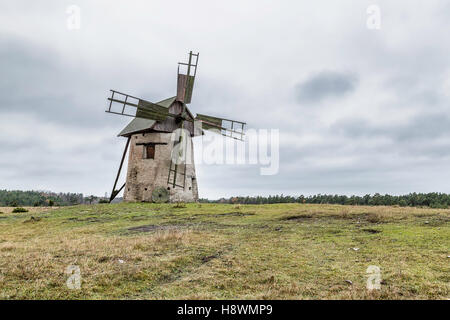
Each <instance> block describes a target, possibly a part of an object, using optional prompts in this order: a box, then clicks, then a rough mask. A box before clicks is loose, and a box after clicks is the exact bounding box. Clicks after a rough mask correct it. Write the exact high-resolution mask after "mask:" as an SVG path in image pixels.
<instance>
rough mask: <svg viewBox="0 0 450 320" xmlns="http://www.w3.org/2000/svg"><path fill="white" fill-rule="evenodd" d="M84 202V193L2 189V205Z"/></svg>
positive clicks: (62, 204)
mask: <svg viewBox="0 0 450 320" xmlns="http://www.w3.org/2000/svg"><path fill="white" fill-rule="evenodd" d="M83 202H84V198H83V194H82V193H70V192H67V193H62V192H60V193H54V192H48V191H20V190H9V191H8V190H0V206H4V207H17V206H35V207H38V206H53V205H55V206H71V205H76V204H81V203H83Z"/></svg>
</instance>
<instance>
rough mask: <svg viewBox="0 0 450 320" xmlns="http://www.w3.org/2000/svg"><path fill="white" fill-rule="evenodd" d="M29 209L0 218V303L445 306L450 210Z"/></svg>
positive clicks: (292, 207)
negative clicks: (74, 271) (377, 278)
mask: <svg viewBox="0 0 450 320" xmlns="http://www.w3.org/2000/svg"><path fill="white" fill-rule="evenodd" d="M30 209H31V210H30V212H28V213H20V214H14V213H5V214H2V215H0V299H80V298H82V299H98V298H105V299H117V298H118V299H127V298H129V299H174V298H178V299H183V298H186V299H199V298H202V299H217V298H224V299H228V298H242V299H267V298H271V299H446V298H449V282H450V277H449V274H450V268H449V262H450V259H449V258H447V257H448V255H450V249H449V248H450V227H449V221H450V210H436V209H421V208H400V207H350V206H332V205H303V204H302V205H299V204H282V205H264V206H251V205H239V207H237V206H234V205H212V204H203V205H198V204H187V205H185V207H184V208H183V207H181V208H179V207H175V206H174V205H156V204H118V205H108V204H101V205H95V206H77V207H70V208H59V209H56V210H42V209H41V208H37V209H41V210H39V211H33V209H36V208H30ZM2 211H6V210H4V209H3V208H2ZM24 222H27V223H24ZM352 248H358V250H354V249H352ZM69 265H77V266H79V268H80V271H81V277H82V284H81V289H80V290H70V289H68V288H67V286H66V280H67V279H68V277H69V275H68V274H66V268H67V267H68V266H69ZM369 265H377V266H379V267H380V268H381V270H382V279H383V283H382V288H381V290H379V291H368V290H367V289H366V281H367V274H366V269H367V267H368V266H369ZM346 280H351V282H352V284H349V283H348V282H346Z"/></svg>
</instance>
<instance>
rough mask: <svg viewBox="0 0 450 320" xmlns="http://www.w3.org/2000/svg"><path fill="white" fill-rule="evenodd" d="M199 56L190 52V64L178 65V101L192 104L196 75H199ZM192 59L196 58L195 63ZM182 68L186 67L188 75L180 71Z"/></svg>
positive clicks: (180, 63)
mask: <svg viewBox="0 0 450 320" xmlns="http://www.w3.org/2000/svg"><path fill="white" fill-rule="evenodd" d="M198 56H199V54H198V53H197V54H194V53H192V51H190V52H189V61H188V63H183V62H179V63H178V79H177V100H178V101H181V102H184V103H186V104H189V103H191V100H192V91H193V90H194V81H195V75H196V74H197V64H198ZM192 57H195V63H194V62H193V58H192ZM180 67H182V68H185V67H186V69H187V70H186V74H184V73H183V72H181V71H180Z"/></svg>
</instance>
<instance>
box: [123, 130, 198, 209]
mask: <svg viewBox="0 0 450 320" xmlns="http://www.w3.org/2000/svg"><path fill="white" fill-rule="evenodd" d="M171 138H172V134H171V133H162V132H148V133H139V134H134V135H132V136H131V139H130V151H129V157H128V170H127V179H126V184H125V191H124V201H127V202H152V201H153V200H152V193H153V191H154V190H155V189H157V188H164V189H165V190H167V192H168V196H169V197H168V198H169V202H180V201H182V202H195V201H198V187H197V177H196V174H195V164H194V162H193V159H192V161H191V163H188V164H186V170H185V172H184V169H183V170H178V171H177V173H172V178H171V181H169V168H170V164H171V161H170V157H171V152H172V147H173V142H172V141H171ZM188 140H189V141H188V144H187V145H188V146H189V149H190V150H191V155H190V156H192V155H193V146H192V139H191V138H190V137H189V139H188ZM192 158H193V157H192ZM183 173H184V174H183ZM173 174H176V180H175V181H176V184H177V185H178V186H175V187H174V186H173V183H172V182H173ZM169 182H170V183H169ZM183 186H184V188H183Z"/></svg>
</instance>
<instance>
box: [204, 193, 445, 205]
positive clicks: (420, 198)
mask: <svg viewBox="0 0 450 320" xmlns="http://www.w3.org/2000/svg"><path fill="white" fill-rule="evenodd" d="M200 202H204V203H233V204H238V203H239V204H269V203H316V204H343V205H344V204H345V205H360V206H363V205H368V206H395V205H397V206H401V207H407V206H410V207H430V208H448V207H449V205H450V194H445V193H436V192H432V193H410V194H407V195H402V196H391V195H388V194H385V195H381V194H379V193H375V194H374V195H370V194H366V195H365V196H340V195H327V194H318V195H313V196H303V195H300V196H297V197H293V196H284V195H275V196H268V197H261V196H257V197H231V198H229V199H225V198H222V199H219V200H208V199H200Z"/></svg>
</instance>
